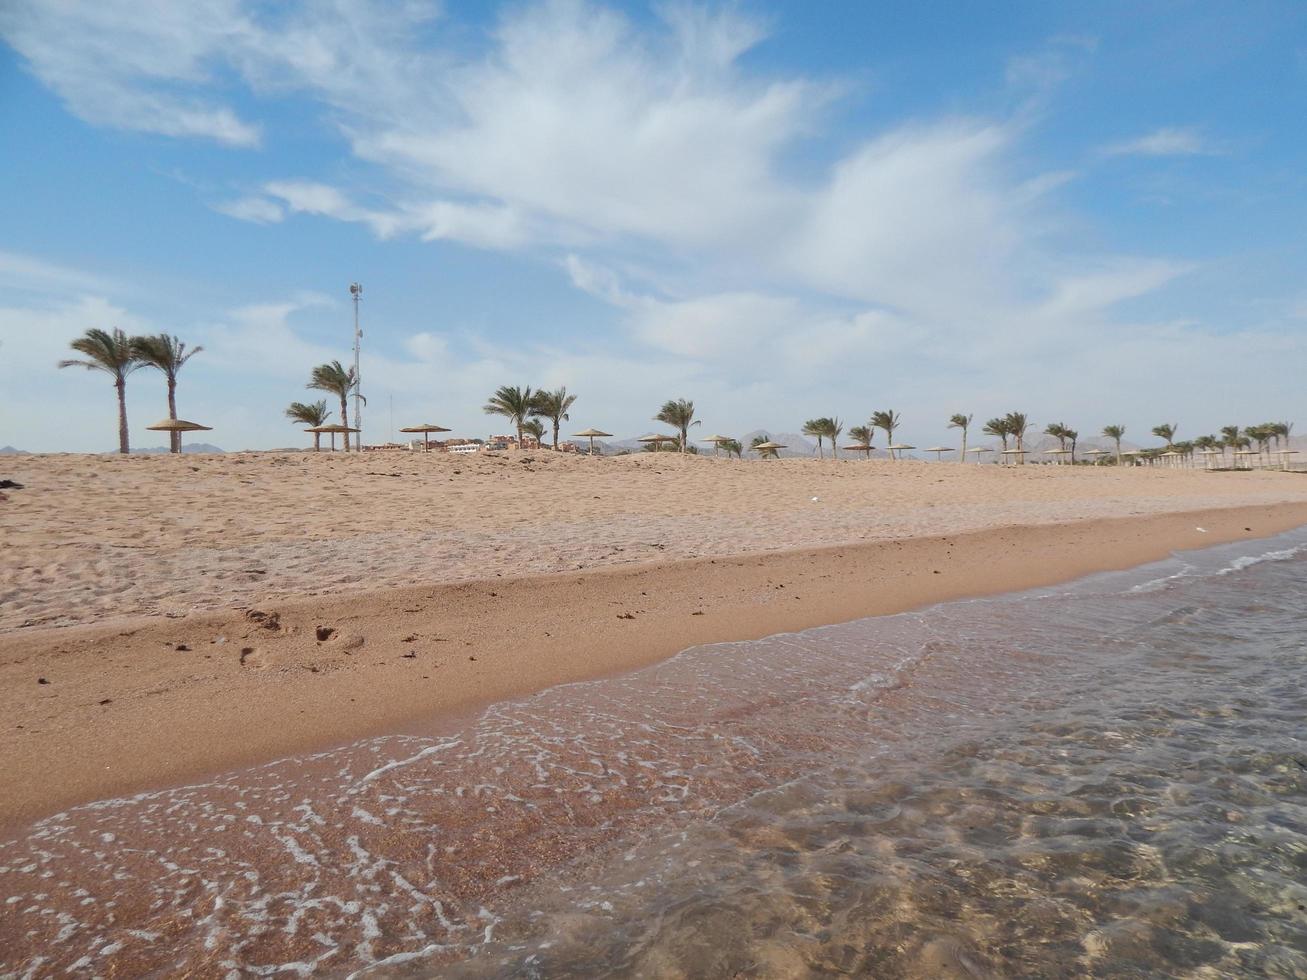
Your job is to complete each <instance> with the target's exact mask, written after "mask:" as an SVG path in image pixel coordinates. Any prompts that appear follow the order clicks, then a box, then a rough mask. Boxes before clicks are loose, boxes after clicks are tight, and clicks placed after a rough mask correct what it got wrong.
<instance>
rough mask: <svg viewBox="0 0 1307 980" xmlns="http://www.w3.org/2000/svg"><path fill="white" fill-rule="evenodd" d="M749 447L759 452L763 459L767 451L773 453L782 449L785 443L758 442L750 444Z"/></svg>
mask: <svg viewBox="0 0 1307 980" xmlns="http://www.w3.org/2000/svg"><path fill="white" fill-rule="evenodd" d="M749 448H750V449H752V450H753V451H754V452H756V453H758V454H760V455H761V456H762V458H763V459H766V458H767V455H768V453H774V452H776V450H778V449H784V448H785V444H784V443H780V442H760V443H758V445H756V446H750V447H749Z"/></svg>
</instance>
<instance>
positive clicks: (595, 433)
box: [572, 429, 613, 456]
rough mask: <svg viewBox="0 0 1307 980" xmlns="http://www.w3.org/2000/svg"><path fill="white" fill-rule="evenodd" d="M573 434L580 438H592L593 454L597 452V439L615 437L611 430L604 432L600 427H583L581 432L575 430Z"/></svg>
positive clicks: (591, 450) (591, 448) (591, 452)
mask: <svg viewBox="0 0 1307 980" xmlns="http://www.w3.org/2000/svg"><path fill="white" fill-rule="evenodd" d="M572 435H574V436H576V437H578V438H586V439H589V440H590V455H591V456H593V455H594V454H595V440H596V439H611V438H612V437H613V434H612V433H611V432H603V431H601V430H599V429H582V430H581V431H580V432H573V433H572Z"/></svg>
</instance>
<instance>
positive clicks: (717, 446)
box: [699, 436, 731, 456]
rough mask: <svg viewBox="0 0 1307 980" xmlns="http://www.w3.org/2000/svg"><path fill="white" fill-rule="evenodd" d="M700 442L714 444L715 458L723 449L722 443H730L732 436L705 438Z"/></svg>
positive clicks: (713, 452)
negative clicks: (718, 451)
mask: <svg viewBox="0 0 1307 980" xmlns="http://www.w3.org/2000/svg"><path fill="white" fill-rule="evenodd" d="M699 441H700V442H711V443H712V454H713V455H714V456H716V455H717V450H719V449H721V447H722V443H723V442H730V441H731V437H730V436H705V437H704V438H702V439H700V440H699Z"/></svg>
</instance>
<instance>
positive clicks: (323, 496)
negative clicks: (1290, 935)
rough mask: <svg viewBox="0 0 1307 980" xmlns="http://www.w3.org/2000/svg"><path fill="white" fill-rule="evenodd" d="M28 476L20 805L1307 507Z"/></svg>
mask: <svg viewBox="0 0 1307 980" xmlns="http://www.w3.org/2000/svg"><path fill="white" fill-rule="evenodd" d="M10 475H11V477H12V478H14V479H17V480H18V481H19V482H21V483H23V484H25V489H23V490H21V491H17V492H14V493H13V494H11V497H10V499H9V501H7V502H6V503H5V504H4V505H3V507H0V523H2V525H3V534H4V539H5V541H6V543H7V545H8V547H7V556H8V561H7V562H6V564H5V568H4V570H3V573H2V582H0V588H2V589H3V601H0V628H2V629H3V633H2V634H0V692H2V693H0V698H2V699H3V710H0V717H4V718H5V726H4V730H3V732H2V733H0V770H2V771H3V772H4V774H5V777H4V779H5V786H4V792H3V793H2V794H0V799H2V800H3V803H2V804H0V820H3V821H4V822H5V823H6V824H10V825H12V824H15V823H16V822H21V821H24V820H28V819H31V818H34V817H39V816H41V815H43V814H46V813H49V812H52V811H53V810H56V809H58V808H61V807H64V806H67V805H70V804H74V803H78V802H85V801H89V800H93V799H99V798H103V797H105V796H108V795H113V794H120V793H124V792H129V791H133V790H137V789H141V788H145V787H154V786H163V785H169V784H172V783H175V782H177V781H179V780H184V779H189V778H193V777H196V776H199V775H201V774H204V773H210V772H215V771H220V770H224V769H229V768H232V767H235V766H241V765H249V764H255V763H259V762H264V761H268V760H271V759H275V758H279V757H281V756H284V755H286V754H289V753H292V752H297V751H302V750H305V749H310V748H315V747H322V746H328V745H333V744H339V743H341V742H343V741H346V740H349V739H353V738H357V737H361V736H365V735H371V734H381V733H394V732H397V731H421V732H428V731H432V730H436V729H438V728H439V726H441V725H442V724H445V723H448V722H450V721H452V720H453V719H456V718H458V717H460V716H462V715H463V714H465V713H466V712H467V711H469V710H471V709H473V708H475V707H477V706H479V705H484V704H486V703H488V702H492V701H496V700H499V699H502V698H506V697H510V696H515V695H521V694H524V693H528V692H530V691H535V690H541V689H544V688H546V687H549V686H551V685H554V684H558V683H562V682H567V681H574V680H580V679H585V678H590V677H597V676H603V675H607V674H612V673H615V672H620V671H624V670H629V669H633V668H636V667H639V666H642V665H644V664H647V663H650V662H653V661H656V660H658V659H661V658H665V657H668V656H671V655H672V654H674V653H676V652H677V651H679V650H681V649H684V648H686V647H689V646H692V645H696V644H700V643H705V642H715V641H724V640H733V639H745V638H754V637H759V636H765V635H769V634H773V633H777V632H783V631H789V630H795V629H801V628H806V627H809V626H814V625H819V624H823V623H834V622H842V621H846V620H849V619H853V618H857V617H861V616H867V615H874V614H880V613H890V612H896V611H900V610H903V609H908V608H914V607H918V606H923V605H928V604H931V603H934V602H938V601H942V600H945V599H949V598H956V597H961V596H970V595H980V594H990V593H995V592H1003V591H1010V590H1013V589H1020V588H1028V587H1032V586H1035V585H1039V584H1045V583H1052V582H1058V581H1065V580H1068V579H1071V578H1074V577H1077V576H1080V575H1084V574H1086V573H1089V572H1093V571H1099V570H1107V569H1117V568H1126V567H1130V566H1132V565H1136V564H1139V563H1141V562H1145V561H1149V560H1153V559H1157V558H1160V557H1163V556H1165V555H1166V554H1167V553H1169V552H1170V551H1172V550H1174V549H1183V548H1194V547H1202V546H1205V545H1210V544H1216V543H1219V542H1221V541H1227V540H1236V539H1239V538H1246V537H1261V536H1266V535H1269V534H1272V533H1276V532H1278V531H1281V530H1284V529H1286V528H1289V527H1293V526H1296V525H1300V524H1303V523H1307V480H1304V479H1303V478H1302V477H1301V476H1299V475H1295V474H1286V473H1274V472H1251V473H1203V472H1194V471H1166V470H1145V469H1126V470H1120V469H1116V468H1109V467H1103V468H1089V467H1080V468H1074V469H1073V468H1071V467H1056V466H1029V467H1024V468H1016V467H1013V468H1003V467H998V466H960V465H931V464H925V463H915V462H889V461H884V462H881V461H873V462H870V463H867V462H863V461H840V462H833V461H826V462H820V461H808V460H781V461H774V462H748V463H740V462H728V461H726V460H723V459H711V458H698V459H695V458H680V457H678V456H676V455H673V454H664V455H657V456H654V455H641V456H629V457H619V458H611V459H593V460H592V459H584V458H578V457H568V456H562V455H559V456H555V455H553V454H550V453H522V454H517V453H511V454H503V455H498V456H485V457H478V458H472V459H469V458H454V457H449V456H442V455H438V454H432V455H425V454H403V455H400V454H387V455H383V454H367V455H352V456H345V455H343V454H340V455H334V456H333V455H329V454H320V455H312V454H277V453H260V454H241V455H235V454H233V455H228V456H185V457H180V458H178V457H173V458H166V457H155V458H148V457H147V458H113V457H85V456H42V457H20V458H17V459H15V460H12V461H11V468H10ZM1199 528H1201V529H1202V530H1199Z"/></svg>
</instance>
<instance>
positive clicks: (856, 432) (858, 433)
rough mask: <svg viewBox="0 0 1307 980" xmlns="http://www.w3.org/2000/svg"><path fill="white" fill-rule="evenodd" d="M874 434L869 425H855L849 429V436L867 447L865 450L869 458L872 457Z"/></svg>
mask: <svg viewBox="0 0 1307 980" xmlns="http://www.w3.org/2000/svg"><path fill="white" fill-rule="evenodd" d="M873 435H874V432H873V431H872V428H871V426H869V425H855V426H852V427H851V428H850V429H849V438H850V439H852V440H854V441H855V442H859V443H861V444H862V445H864V446H866V447H867V448H866V449H865V450H863V451H864V452H865V453H866V454H867V458H868V459H871V437H872V436H873Z"/></svg>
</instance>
